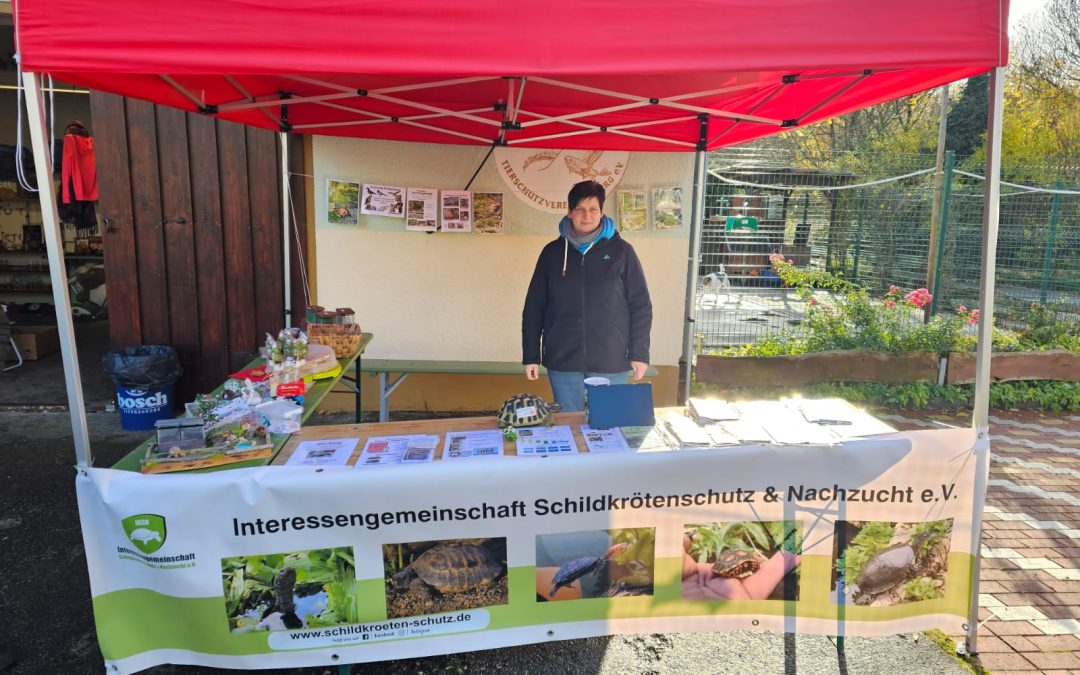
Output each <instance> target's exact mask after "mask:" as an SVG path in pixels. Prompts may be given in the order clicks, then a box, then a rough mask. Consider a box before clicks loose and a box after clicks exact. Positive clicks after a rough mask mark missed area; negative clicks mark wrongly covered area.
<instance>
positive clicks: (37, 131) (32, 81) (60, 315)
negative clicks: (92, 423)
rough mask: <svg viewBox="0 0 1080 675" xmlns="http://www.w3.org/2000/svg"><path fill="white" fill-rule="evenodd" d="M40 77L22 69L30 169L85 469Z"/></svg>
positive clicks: (78, 453)
mask: <svg viewBox="0 0 1080 675" xmlns="http://www.w3.org/2000/svg"><path fill="white" fill-rule="evenodd" d="M41 77H42V76H41V74H39V73H23V87H24V89H25V90H26V112H27V116H26V117H27V121H28V122H29V124H30V143H31V147H32V148H33V152H34V171H35V173H36V174H37V184H38V201H39V203H40V205H41V224H42V228H41V229H42V234H43V236H44V239H45V250H46V252H47V254H48V258H49V280H50V281H51V283H52V294H53V306H54V307H55V308H56V327H57V329H58V330H59V332H60V355H61V357H62V359H63V362H64V383H65V385H66V388H67V399H68V411H69V417H70V418H71V432H72V439H73V440H74V443H75V459H76V463H77V465H78V466H79V468H83V469H85V468H87V467H89V466H91V465H92V464H93V455H91V453H90V434H89V432H88V431H87V425H86V406H85V404H84V402H83V389H82V376H81V373H80V372H79V357H78V352H77V351H76V347H75V326H74V324H73V323H72V318H71V298H70V297H69V296H68V279H67V267H66V266H65V265H64V243H63V239H62V237H61V234H60V217H59V214H58V213H57V209H56V184H55V183H53V163H52V134H50V133H49V126H48V123H47V122H46V120H45V106H44V99H43V98H42V93H41V91H42V90H41Z"/></svg>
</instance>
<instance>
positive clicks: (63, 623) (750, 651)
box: [0, 412, 967, 675]
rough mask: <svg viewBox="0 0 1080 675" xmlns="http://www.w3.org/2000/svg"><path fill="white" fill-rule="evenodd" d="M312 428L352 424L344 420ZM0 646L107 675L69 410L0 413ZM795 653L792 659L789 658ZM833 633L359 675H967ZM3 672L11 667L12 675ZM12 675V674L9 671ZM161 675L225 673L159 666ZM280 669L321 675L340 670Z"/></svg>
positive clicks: (503, 652) (28, 670)
mask: <svg viewBox="0 0 1080 675" xmlns="http://www.w3.org/2000/svg"><path fill="white" fill-rule="evenodd" d="M312 420H313V421H315V423H340V422H347V421H349V420H348V415H347V414H339V415H319V416H316V417H313V418H312ZM89 426H90V437H91V443H92V445H91V447H92V450H93V452H94V455H95V462H94V463H95V465H97V466H109V465H110V464H111V463H113V462H114V461H116V460H117V459H119V458H120V457H122V456H123V455H124V454H126V453H127V452H129V451H130V450H131V448H133V447H134V446H135V445H137V444H138V443H139V442H140V441H141V440H142V439H143V437H144V435H143V434H142V433H137V432H125V431H123V430H121V429H120V427H119V421H118V417H117V415H115V414H112V413H104V412H97V413H91V414H90V415H89ZM0 428H2V429H3V433H4V443H3V447H2V448H0V458H2V459H0V475H2V479H0V485H2V486H3V487H2V488H0V570H3V574H2V575H0V612H2V616H3V619H2V620H0V642H5V643H10V644H13V645H14V646H15V647H16V648H17V649H18V650H19V652H20V659H19V662H18V664H17V665H16V666H14V667H13V668H12V669H11V671H10V672H11V673H13V674H17V675H22V674H26V675H37V674H38V673H74V674H82V673H99V672H103V670H104V667H103V665H102V658H101V653H100V651H99V650H98V646H97V641H96V637H95V632H94V619H93V615H92V610H91V603H90V589H89V581H88V579H87V573H86V562H85V559H84V556H83V544H82V534H81V531H80V528H79V517H78V511H77V508H76V505H75V494H74V485H73V479H74V470H73V464H74V451H73V445H72V440H71V425H70V421H69V418H68V416H67V414H66V413H63V412H45V413H41V412H0ZM792 652H793V653H794V654H795V655H796V656H795V658H794V659H792V658H790V657H788V658H786V657H785V654H790V653H792ZM840 656H841V655H840V654H839V653H838V652H837V649H836V647H835V646H834V645H833V643H832V642H830V640H829V639H828V638H826V637H821V636H799V637H798V638H797V639H790V640H788V641H787V642H785V638H784V636H782V635H777V634H768V633H726V634H713V633H709V634H698V635H676V634H670V635H631V636H620V637H612V638H594V639H588V640H571V641H565V642H553V643H550V644H544V645H529V646H523V647H515V648H510V649H498V650H490V651H483V652H472V653H466V654H457V655H452V656H445V657H434V658H426V659H407V660H401V661H391V662H384V663H377V664H369V665H362V666H361V665H357V666H354V667H353V669H352V672H353V673H357V674H361V673H362V674H373V675H376V674H378V675H381V674H391V673H392V674H395V675H396V674H401V675H404V674H406V673H465V672H469V673H495V672H499V673H533V674H538V675H539V674H548V673H550V674H552V675H554V674H556V673H558V674H562V673H605V674H608V673H610V674H612V675H614V674H616V673H618V674H620V675H624V674H633V673H656V674H659V673H716V674H721V673H732V674H734V673H781V672H798V673H825V674H830V673H850V674H856V673H866V674H871V673H873V674H875V675H876V674H878V673H884V672H895V671H896V669H897V666H898V664H904V670H906V671H907V672H910V673H933V674H938V673H941V674H950V673H956V674H962V673H966V672H967V671H966V670H965V669H964V668H962V667H961V666H960V665H959V664H958V663H957V662H956V661H955V660H954V659H953V658H952V657H951V656H950V655H948V654H946V653H945V652H943V651H942V650H941V649H940V648H939V647H938V646H937V645H935V644H933V643H932V642H930V641H929V640H928V639H926V638H925V637H923V636H919V635H903V636H894V637H888V638H875V639H854V638H849V639H848V640H847V643H846V645H845V650H844V652H843V654H842V656H843V658H840ZM6 672H7V671H6ZM6 672H5V675H6ZM146 672H148V673H152V674H153V675H179V674H195V673H224V672H245V671H224V670H217V669H212V668H201V667H199V668H196V667H185V666H160V667H157V668H152V669H150V670H148V671H146ZM265 672H277V673H282V674H284V673H289V674H293V673H297V674H299V673H306V674H308V675H321V674H322V673H336V672H337V671H336V669H333V670H331V669H326V668H308V669H297V670H290V671H265Z"/></svg>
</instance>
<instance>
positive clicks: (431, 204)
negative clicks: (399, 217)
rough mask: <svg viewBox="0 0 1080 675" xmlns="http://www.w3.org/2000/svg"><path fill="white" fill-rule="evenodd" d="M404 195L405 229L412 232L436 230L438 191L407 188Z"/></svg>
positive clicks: (437, 227)
mask: <svg viewBox="0 0 1080 675" xmlns="http://www.w3.org/2000/svg"><path fill="white" fill-rule="evenodd" d="M405 194H406V196H405V213H406V215H405V229H406V230H411V231H414V232H434V231H435V230H438V229H439V219H438V214H439V191H438V190H429V189H427V188H409V189H408V191H407V192H406V193H405Z"/></svg>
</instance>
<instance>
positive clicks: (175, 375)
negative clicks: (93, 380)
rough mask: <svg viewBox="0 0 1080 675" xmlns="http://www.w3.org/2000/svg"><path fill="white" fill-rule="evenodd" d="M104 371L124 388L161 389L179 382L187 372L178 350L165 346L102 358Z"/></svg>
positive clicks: (148, 347)
mask: <svg viewBox="0 0 1080 675" xmlns="http://www.w3.org/2000/svg"><path fill="white" fill-rule="evenodd" d="M101 365H102V367H103V368H104V369H105V372H106V373H107V374H108V375H110V376H112V379H113V382H114V383H115V384H118V385H120V386H122V387H130V388H141V389H146V388H152V389H158V388H161V387H164V386H165V385H167V384H172V383H173V382H176V380H177V379H179V377H180V375H181V374H182V373H183V372H184V369H183V368H181V367H180V359H179V357H177V355H176V350H174V349H173V348H172V347H169V346H166V345H145V346H142V347H127V348H125V349H121V350H119V351H114V352H109V353H107V354H106V355H105V356H103V357H102V358H101Z"/></svg>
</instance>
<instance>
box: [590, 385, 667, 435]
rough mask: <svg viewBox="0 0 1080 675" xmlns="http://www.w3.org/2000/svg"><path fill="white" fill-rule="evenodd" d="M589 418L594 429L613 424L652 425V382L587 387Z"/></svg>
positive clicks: (653, 422)
mask: <svg viewBox="0 0 1080 675" xmlns="http://www.w3.org/2000/svg"><path fill="white" fill-rule="evenodd" d="M586 391H587V393H588V419H589V426H590V427H592V428H593V429H610V428H612V427H651V426H652V425H654V424H656V417H655V416H654V415H653V398H652V385H651V384H649V383H648V382H643V383H641V384H610V385H606V386H601V387H587V388H586Z"/></svg>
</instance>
